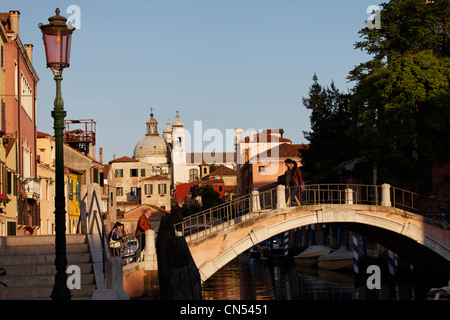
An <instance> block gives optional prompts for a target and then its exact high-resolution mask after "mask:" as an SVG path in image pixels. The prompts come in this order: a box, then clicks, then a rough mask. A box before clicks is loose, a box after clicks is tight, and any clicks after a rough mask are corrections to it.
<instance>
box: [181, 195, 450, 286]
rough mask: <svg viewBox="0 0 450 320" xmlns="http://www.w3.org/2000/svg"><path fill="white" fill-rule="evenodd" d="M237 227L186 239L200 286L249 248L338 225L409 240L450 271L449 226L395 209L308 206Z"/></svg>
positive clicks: (252, 216) (262, 215)
mask: <svg viewBox="0 0 450 320" xmlns="http://www.w3.org/2000/svg"><path fill="white" fill-rule="evenodd" d="M237 222H238V223H231V224H229V223H228V226H226V227H223V226H222V227H220V228H217V229H216V230H212V231H211V232H210V233H208V234H205V235H203V236H200V237H199V235H198V234H196V235H192V236H187V237H186V241H187V243H188V246H189V249H190V251H191V255H192V257H193V259H194V261H195V263H196V265H197V267H198V269H199V272H200V275H201V279H202V281H206V280H207V279H208V278H209V277H211V276H212V275H213V274H214V273H215V272H216V271H218V270H219V269H220V268H222V267H223V266H224V265H226V264H227V263H228V262H230V261H231V260H233V259H234V258H235V257H237V256H238V255H239V254H241V253H242V252H244V251H246V250H248V249H249V248H251V247H252V246H254V245H256V244H258V243H260V242H262V241H264V240H267V239H269V238H271V237H272V236H275V235H278V234H280V233H283V232H285V231H288V230H292V229H295V228H299V227H302V226H306V225H311V224H316V223H326V224H329V223H339V224H343V225H346V226H348V228H349V229H350V228H351V230H355V229H356V230H361V232H364V230H365V231H367V232H372V234H374V235H375V238H374V240H376V234H377V233H379V235H385V236H389V235H396V237H395V238H396V239H404V238H407V239H409V240H408V241H409V242H410V243H413V244H419V245H420V247H423V248H425V249H426V250H422V251H423V252H428V251H431V252H433V253H434V254H435V255H436V256H438V257H439V260H440V261H441V262H443V263H444V264H443V267H444V268H446V270H449V262H450V238H449V237H448V226H446V225H443V224H442V225H440V224H439V223H430V221H426V218H424V217H422V216H420V215H416V214H413V213H410V212H407V211H404V210H401V209H398V208H393V207H387V206H377V205H354V204H339V205H333V204H321V205H309V206H301V207H291V208H282V209H275V210H270V211H260V212H254V213H249V214H247V215H245V216H242V217H241V218H240V219H239V221H237ZM377 230H378V231H377ZM380 230H381V231H382V232H379V231H380ZM380 243H382V241H380ZM387 247H389V246H387ZM422 251H421V252H422Z"/></svg>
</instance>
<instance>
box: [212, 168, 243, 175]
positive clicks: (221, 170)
mask: <svg viewBox="0 0 450 320" xmlns="http://www.w3.org/2000/svg"><path fill="white" fill-rule="evenodd" d="M236 175H237V172H236V170H233V169H230V168H228V167H221V168H219V169H217V170H216V171H213V172H211V173H210V174H208V176H211V177H217V176H236Z"/></svg>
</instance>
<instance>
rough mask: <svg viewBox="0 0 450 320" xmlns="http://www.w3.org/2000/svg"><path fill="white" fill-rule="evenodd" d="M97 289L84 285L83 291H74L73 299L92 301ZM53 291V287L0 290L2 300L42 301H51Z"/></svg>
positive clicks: (91, 285)
mask: <svg viewBox="0 0 450 320" xmlns="http://www.w3.org/2000/svg"><path fill="white" fill-rule="evenodd" d="M95 289H96V285H94V284H86V285H82V286H81V289H73V290H71V292H72V299H74V300H77V298H80V299H90V298H91V297H92V294H93V293H94V290H95ZM52 291H53V285H52V286H37V287H20V288H19V287H18V288H5V287H1V288H0V300H21V299H26V300H29V299H38V300H40V299H42V300H50V299H51V298H50V295H51V293H52Z"/></svg>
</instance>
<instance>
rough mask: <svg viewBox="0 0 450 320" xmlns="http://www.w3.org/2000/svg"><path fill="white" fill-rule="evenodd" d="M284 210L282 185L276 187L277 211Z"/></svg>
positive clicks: (284, 201)
mask: <svg viewBox="0 0 450 320" xmlns="http://www.w3.org/2000/svg"><path fill="white" fill-rule="evenodd" d="M284 208H286V187H285V186H283V185H282V184H280V185H278V186H277V209H284Z"/></svg>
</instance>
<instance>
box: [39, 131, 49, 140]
mask: <svg viewBox="0 0 450 320" xmlns="http://www.w3.org/2000/svg"><path fill="white" fill-rule="evenodd" d="M36 137H37V138H47V137H53V136H52V135H51V134H48V133H45V132H41V131H36Z"/></svg>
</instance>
